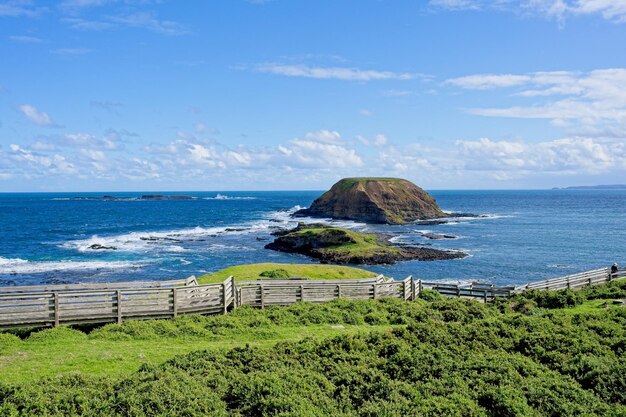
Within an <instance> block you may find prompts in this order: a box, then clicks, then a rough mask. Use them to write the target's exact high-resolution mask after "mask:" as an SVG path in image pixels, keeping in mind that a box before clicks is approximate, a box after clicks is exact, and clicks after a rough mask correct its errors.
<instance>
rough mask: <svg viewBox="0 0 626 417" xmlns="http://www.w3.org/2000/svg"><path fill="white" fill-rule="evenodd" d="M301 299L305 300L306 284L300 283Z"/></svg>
mask: <svg viewBox="0 0 626 417" xmlns="http://www.w3.org/2000/svg"><path fill="white" fill-rule="evenodd" d="M300 301H304V285H300Z"/></svg>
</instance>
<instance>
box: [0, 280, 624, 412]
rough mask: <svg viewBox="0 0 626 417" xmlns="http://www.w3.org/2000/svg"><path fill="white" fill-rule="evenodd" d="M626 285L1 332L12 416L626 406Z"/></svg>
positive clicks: (2, 403)
mask: <svg viewBox="0 0 626 417" xmlns="http://www.w3.org/2000/svg"><path fill="white" fill-rule="evenodd" d="M625 297H626V282H624V281H623V280H620V281H614V282H611V283H609V284H607V285H603V286H598V287H591V288H585V289H583V290H581V291H578V292H574V291H571V290H564V291H557V292H540V291H529V292H526V293H522V294H520V295H517V296H515V297H512V298H510V299H503V300H500V301H498V302H496V303H489V304H483V303H479V302H476V301H471V300H464V299H452V298H443V297H441V296H439V294H437V293H434V292H432V291H424V292H423V293H422V299H419V300H416V301H414V302H404V301H401V300H397V299H381V300H362V301H347V300H341V299H340V300H336V301H332V302H329V303H324V304H310V303H297V304H294V305H291V306H288V307H270V308H267V309H265V310H255V309H252V308H250V307H242V308H239V309H237V310H235V311H233V312H232V313H230V314H228V315H225V316H206V317H204V316H187V317H179V318H176V319H173V320H155V321H145V322H126V323H123V324H120V325H118V324H113V325H108V326H104V327H101V328H98V329H95V330H93V331H91V332H89V333H88V334H87V333H85V332H83V331H81V330H77V329H70V328H63V327H61V328H57V329H50V330H43V331H35V332H30V331H24V332H11V333H2V334H0V415H91V416H95V415H131V416H147V415H162V416H173V415H185V416H201V415H216V416H275V415H281V416H319V415H328V416H331V415H332V416H381V415H382V416H406V415H426V416H556V415H558V416H580V415H585V416H622V415H625V413H626V394H625V393H626V378H624V375H626V359H624V358H625V357H626V308H624V304H623V299H624V298H625ZM298 332H300V333H299V334H298ZM174 341H179V346H182V345H184V344H188V343H189V344H191V346H190V348H189V350H177V349H176V348H171V351H170V352H169V353H170V354H169V356H168V354H167V353H165V352H166V351H167V349H168V348H169V347H170V346H173V344H174ZM193 343H198V344H197V345H193ZM201 343H204V346H201V345H200V344H201ZM107 344H108V345H107ZM115 345H119V346H120V348H119V350H114V351H110V352H108V353H107V349H111V348H113V347H114V346H115ZM133 345H134V346H139V345H141V346H142V349H143V350H142V351H138V350H134V351H133V350H132V348H131V347H132V346H133ZM129 349H130V350H129ZM81 350H82V351H84V352H86V353H85V355H86V356H89V355H93V357H92V358H91V360H90V361H89V360H87V358H86V357H83V358H82V360H81V361H77V362H76V363H73V364H72V363H71V360H72V357H75V355H79V352H80V351H81ZM152 351H160V352H161V356H160V357H159V358H148V357H147V356H145V357H143V358H142V354H144V355H145V353H148V352H152ZM37 355H38V357H37V360H32V356H37ZM129 357H130V360H132V361H133V362H132V363H130V362H126V363H124V362H125V361H128V360H129ZM40 361H43V362H45V365H41V364H40ZM116 362H119V363H121V364H123V365H122V366H118V367H117V368H116V367H115V366H114V364H115V363H116ZM38 366H39V368H38ZM108 368H110V369H112V371H110V372H109V371H108V370H107V369H108ZM42 371H43V372H42ZM40 372H41V373H40Z"/></svg>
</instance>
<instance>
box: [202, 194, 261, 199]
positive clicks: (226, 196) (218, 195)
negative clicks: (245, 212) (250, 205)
mask: <svg viewBox="0 0 626 417" xmlns="http://www.w3.org/2000/svg"><path fill="white" fill-rule="evenodd" d="M204 199H205V200H256V197H249V196H229V195H223V194H217V195H216V196H215V197H205V198H204Z"/></svg>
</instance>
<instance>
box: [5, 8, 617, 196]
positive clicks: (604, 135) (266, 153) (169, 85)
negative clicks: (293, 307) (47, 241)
mask: <svg viewBox="0 0 626 417" xmlns="http://www.w3.org/2000/svg"><path fill="white" fill-rule="evenodd" d="M624 45H626V0H494V1H487V0H430V1H429V0H308V1H307V0H210V1H205V0H203V1H200V0H198V1H194V0H187V1H184V2H183V1H173V0H171V1H168V0H162V1H158V0H155V1H151V0H64V1H60V2H54V1H37V0H0V192H30V191H64V192H66V191H67V192H72V191H137V190H144V191H158V190H162V191H165V190H171V191H203V190H206V191H209V190H211V191H219V190H305V189H315V190H321V189H326V188H328V187H329V186H330V185H332V184H333V183H334V182H335V181H337V180H339V179H340V178H342V177H353V176H395V177H402V178H407V179H409V180H411V181H413V182H415V183H416V184H418V185H420V186H422V187H423V188H426V189H537V188H551V187H563V186H571V185H594V184H616V183H626V53H625V52H626V50H625V46H624Z"/></svg>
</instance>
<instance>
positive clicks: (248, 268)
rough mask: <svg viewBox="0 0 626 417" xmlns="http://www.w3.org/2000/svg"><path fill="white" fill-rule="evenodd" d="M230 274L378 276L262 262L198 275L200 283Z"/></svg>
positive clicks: (251, 277) (244, 277) (346, 268)
mask: <svg viewBox="0 0 626 417" xmlns="http://www.w3.org/2000/svg"><path fill="white" fill-rule="evenodd" d="M230 276H233V277H235V279H236V280H237V281H256V280H258V279H271V278H277V279H283V278H290V277H300V278H302V277H306V278H307V279H359V278H371V277H374V276H376V274H375V273H374V272H371V271H366V270H365V269H360V268H353V267H349V266H340V265H318V264H280V263H260V264H248V265H237V266H231V267H229V268H225V269H222V270H220V271H217V272H213V273H211V274H205V275H202V276H200V277H198V283H199V284H214V283H220V282H223V281H224V280H225V279H226V278H228V277H230Z"/></svg>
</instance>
